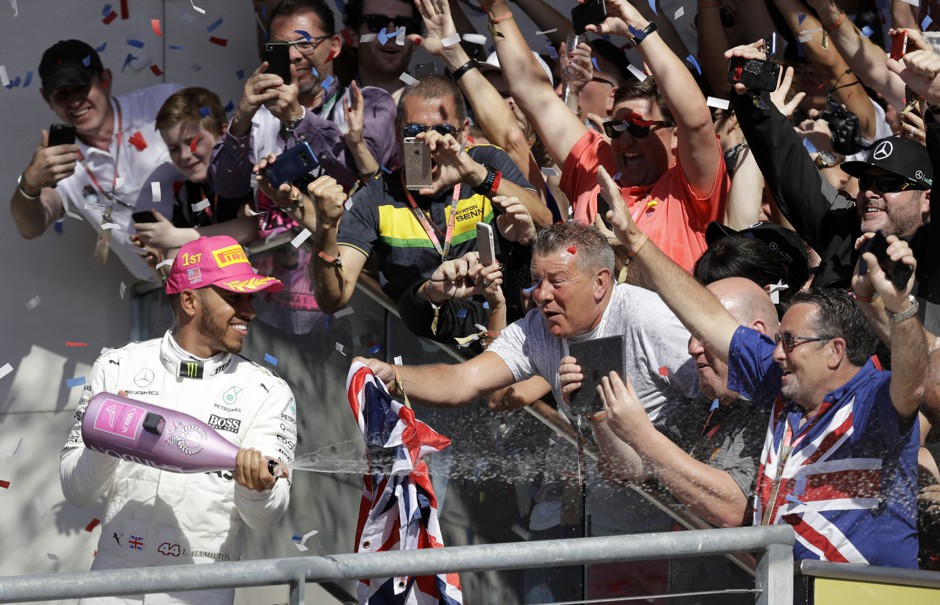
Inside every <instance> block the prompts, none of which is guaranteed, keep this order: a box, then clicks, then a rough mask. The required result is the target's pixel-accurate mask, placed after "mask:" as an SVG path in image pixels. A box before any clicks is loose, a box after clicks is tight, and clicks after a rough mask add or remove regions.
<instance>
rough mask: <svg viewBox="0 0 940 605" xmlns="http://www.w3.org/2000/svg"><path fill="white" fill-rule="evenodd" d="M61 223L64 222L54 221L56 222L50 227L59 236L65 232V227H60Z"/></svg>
mask: <svg viewBox="0 0 940 605" xmlns="http://www.w3.org/2000/svg"><path fill="white" fill-rule="evenodd" d="M63 222H64V221H56V222H55V223H54V224H53V225H52V229H53V230H54V231H55V232H56V233H58V234H59V235H61V234H63V233H64V232H65V227H64V226H63V225H62V223H63Z"/></svg>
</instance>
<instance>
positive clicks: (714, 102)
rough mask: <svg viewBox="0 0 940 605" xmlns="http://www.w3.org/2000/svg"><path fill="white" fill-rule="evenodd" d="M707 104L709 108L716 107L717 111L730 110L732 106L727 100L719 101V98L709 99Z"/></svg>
mask: <svg viewBox="0 0 940 605" xmlns="http://www.w3.org/2000/svg"><path fill="white" fill-rule="evenodd" d="M705 104H706V105H708V106H709V107H714V108H715V109H728V107H729V106H730V104H729V102H728V101H727V100H726V99H719V98H718V97H708V99H707V100H706V101H705Z"/></svg>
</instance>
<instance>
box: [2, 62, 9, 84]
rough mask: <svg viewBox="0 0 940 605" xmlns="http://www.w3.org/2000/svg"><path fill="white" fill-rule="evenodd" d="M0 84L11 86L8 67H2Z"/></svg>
mask: <svg viewBox="0 0 940 605" xmlns="http://www.w3.org/2000/svg"><path fill="white" fill-rule="evenodd" d="M0 84H3V85H4V86H9V85H10V76H8V75H7V66H6V65H0Z"/></svg>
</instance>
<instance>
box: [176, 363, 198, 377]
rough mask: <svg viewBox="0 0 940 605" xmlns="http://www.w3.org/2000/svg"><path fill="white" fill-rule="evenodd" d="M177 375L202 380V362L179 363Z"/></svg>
mask: <svg viewBox="0 0 940 605" xmlns="http://www.w3.org/2000/svg"><path fill="white" fill-rule="evenodd" d="M179 375H180V376H182V377H184V378H202V362H201V361H181V362H180V372H179Z"/></svg>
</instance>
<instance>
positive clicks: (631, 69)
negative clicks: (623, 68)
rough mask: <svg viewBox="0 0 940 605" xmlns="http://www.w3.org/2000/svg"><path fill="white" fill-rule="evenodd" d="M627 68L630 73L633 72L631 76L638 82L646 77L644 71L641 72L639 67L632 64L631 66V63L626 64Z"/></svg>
mask: <svg viewBox="0 0 940 605" xmlns="http://www.w3.org/2000/svg"><path fill="white" fill-rule="evenodd" d="M627 70H628V71H629V72H630V73H631V74H633V76H634V77H635V78H636V79H637V80H639V81H640V82H642V81H643V80H645V79H646V77H647V76H646V74H645V73H643V72H642V71H640V70H639V69H637V68H636V67H634V66H632V65H627Z"/></svg>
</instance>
